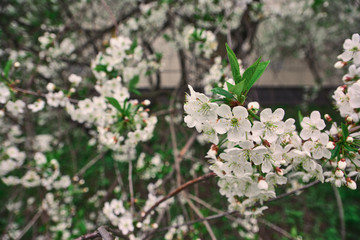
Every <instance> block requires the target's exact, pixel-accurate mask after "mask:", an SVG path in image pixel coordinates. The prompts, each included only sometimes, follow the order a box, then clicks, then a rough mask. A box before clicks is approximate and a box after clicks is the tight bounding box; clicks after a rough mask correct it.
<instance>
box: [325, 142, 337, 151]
mask: <svg viewBox="0 0 360 240" xmlns="http://www.w3.org/2000/svg"><path fill="white" fill-rule="evenodd" d="M335 146H336V144H335V143H334V142H332V141H330V142H328V143H327V144H326V148H327V149H329V150H333V149H334V148H335Z"/></svg>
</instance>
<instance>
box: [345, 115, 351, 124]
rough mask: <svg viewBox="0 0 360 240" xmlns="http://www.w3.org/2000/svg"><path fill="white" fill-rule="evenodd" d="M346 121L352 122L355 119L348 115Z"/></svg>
mask: <svg viewBox="0 0 360 240" xmlns="http://www.w3.org/2000/svg"><path fill="white" fill-rule="evenodd" d="M345 121H346V122H347V123H352V122H353V119H352V117H350V116H347V117H346V118H345Z"/></svg>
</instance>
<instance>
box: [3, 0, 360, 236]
mask: <svg viewBox="0 0 360 240" xmlns="http://www.w3.org/2000/svg"><path fill="white" fill-rule="evenodd" d="M214 1H215V0H214ZM106 2H107V6H106V5H104V3H103V1H100V0H98V1H90V0H88V1H84V0H31V1H27V0H1V3H0V16H1V17H0V66H1V67H2V69H3V68H4V67H5V65H6V63H7V62H8V60H9V59H12V60H14V61H19V62H20V63H21V64H22V66H21V68H20V70H18V71H14V72H12V76H13V78H14V79H19V80H20V83H19V86H21V87H22V88H24V89H31V90H33V91H35V92H36V91H40V92H41V91H42V89H45V86H46V84H47V83H49V82H54V83H56V85H58V86H67V85H68V84H69V83H68V82H67V81H65V80H64V79H67V76H68V73H71V72H76V73H78V74H79V75H82V76H84V77H86V85H87V86H91V85H92V84H93V83H94V77H93V76H92V74H91V71H90V60H91V59H93V58H94V57H95V56H96V54H97V53H98V52H99V51H101V50H103V49H104V46H106V43H107V41H108V39H109V38H110V37H111V36H114V35H115V34H116V29H115V28H114V24H113V21H116V22H117V24H121V23H124V22H126V21H127V20H128V19H130V18H136V17H139V16H140V15H141V14H142V13H141V11H140V4H145V3H156V4H159V5H161V4H168V5H169V6H170V7H169V12H168V13H167V15H166V16H167V17H168V18H167V19H166V20H165V21H163V22H162V25H161V26H157V28H158V29H160V30H159V31H158V32H154V33H151V34H150V33H149V32H148V31H149V30H148V29H138V30H137V31H134V32H132V33H131V34H129V36H130V37H132V38H137V39H139V40H140V41H139V42H141V43H142V44H143V46H144V47H145V49H147V50H146V51H147V52H148V53H151V52H154V51H158V50H160V51H159V52H160V53H161V48H159V47H158V45H156V40H157V39H159V38H165V40H168V38H169V36H168V34H170V38H174V37H175V36H171V33H169V32H168V29H171V24H174V23H173V22H172V20H174V18H175V17H174V16H173V15H174V14H178V16H177V17H178V18H177V21H180V23H177V24H178V25H179V26H182V25H185V24H193V25H194V26H197V27H201V28H204V29H206V30H212V31H216V29H217V25H216V24H219V16H222V15H224V14H225V13H223V12H220V13H219V14H218V15H216V16H212V15H209V14H204V13H201V12H197V11H195V13H194V14H191V15H186V14H185V15H182V14H183V12H179V13H174V12H172V11H171V8H175V9H179V8H181V7H184V9H186V7H187V6H194V5H195V7H196V4H198V2H199V1H195V0H192V1H190V0H182V1H172V0H157V1H156V0H152V1H151V0H143V1H137V0H131V1H130V0H126V1H115V0H114V1H106ZM108 8H110V9H111V10H112V12H113V14H114V16H112V15H111V12H109V11H108V10H107V9H108ZM239 20H240V22H241V24H239V25H238V26H236V28H232V29H230V30H229V33H228V34H224V33H222V32H219V33H218V34H217V40H218V41H219V48H218V50H217V52H216V53H215V54H214V57H215V56H216V55H217V54H218V55H221V56H223V57H224V56H225V50H224V43H225V42H229V41H231V44H232V48H233V49H234V51H235V53H236V54H237V56H238V57H239V58H241V59H242V60H243V64H244V65H245V66H246V65H247V64H249V63H250V62H251V60H252V59H253V58H254V56H260V55H262V56H263V58H264V59H270V60H271V61H272V63H271V65H270V71H273V72H278V71H280V70H281V66H282V65H283V64H285V63H286V61H288V60H289V59H300V60H301V61H302V62H303V63H304V64H305V65H306V66H307V67H308V70H309V71H310V74H311V76H312V79H310V80H309V79H308V80H307V81H309V82H311V86H312V87H311V90H310V91H304V90H302V86H301V85H302V84H301V83H300V84H299V86H298V87H299V90H298V91H303V92H304V94H303V95H302V98H301V99H299V103H303V104H302V107H300V106H295V105H286V103H285V102H284V104H281V105H279V107H283V108H284V109H285V110H286V112H287V113H288V115H287V116H286V117H285V118H289V117H292V118H295V119H297V116H298V110H304V109H305V112H304V115H305V114H307V113H309V112H310V110H313V109H317V110H319V111H320V112H321V113H322V114H324V113H329V114H330V115H331V116H336V114H335V111H334V109H332V108H331V107H330V106H329V105H328V103H330V102H331V99H330V98H329V96H328V98H327V102H324V103H323V104H324V105H323V106H319V105H318V104H316V105H312V103H314V101H316V99H318V97H319V93H320V92H321V89H322V88H324V86H327V87H329V86H330V89H333V88H334V86H335V85H336V84H337V85H338V84H340V78H341V74H339V73H334V71H333V68H332V67H333V64H334V62H335V59H336V56H337V55H338V54H339V53H340V50H341V46H342V43H343V41H344V39H346V38H348V37H350V36H351V34H352V33H354V32H358V31H359V22H360V2H359V1H357V0H344V1H337V0H327V1H325V0H301V1H299V0H297V1H295V0H289V1H285V0H284V1H270V0H264V1H261V0H257V1H253V2H252V3H250V4H248V5H247V6H246V8H245V11H244V12H243V14H242V15H241V16H240V18H239ZM204 22H206V23H207V24H204ZM44 32H50V33H55V34H56V40H57V42H59V43H61V42H62V41H63V40H64V39H67V38H69V39H71V41H72V42H73V43H74V46H75V48H73V49H70V51H64V53H63V54H62V55H60V56H58V57H57V58H56V59H48V58H43V57H41V51H42V49H41V48H40V43H39V40H38V39H39V37H40V36H43V35H44ZM119 34H121V32H119ZM64 48H66V46H64ZM65 50H66V49H65ZM68 50H69V49H68ZM173 51H174V52H175V55H176V54H177V55H178V56H180V59H181V57H184V56H186V58H183V59H185V60H184V61H186V62H185V63H182V62H181V61H179V65H181V67H182V68H181V70H184V65H182V64H185V66H186V67H187V70H188V73H187V74H186V75H185V76H184V73H183V72H181V71H180V70H179V73H178V75H176V77H178V78H179V79H180V80H179V81H177V80H176V81H175V83H174V84H173V85H172V89H170V90H169V89H165V88H164V87H163V86H162V84H163V83H164V82H166V81H168V80H167V79H165V77H163V78H162V79H161V81H160V80H158V81H157V83H156V84H155V83H153V84H151V83H149V84H148V86H149V87H148V88H143V89H141V92H142V97H140V98H149V99H150V100H151V101H152V102H153V106H152V112H156V111H161V110H164V109H165V110H167V109H168V106H169V104H170V103H171V102H181V101H182V100H183V96H184V90H185V89H186V86H187V84H188V83H198V82H199V79H198V78H199V77H201V76H203V75H204V73H206V72H207V71H208V69H209V68H210V67H211V64H212V63H213V62H214V57H212V58H210V59H208V60H206V61H201V60H196V63H195V64H193V62H191V60H193V58H192V57H191V52H190V53H189V52H187V53H183V52H181V48H180V49H176V48H175V49H174V50H173ZM54 61H55V62H54ZM55 65H56V66H55ZM43 66H46V67H47V68H45V69H44V70H39V69H41V68H43ZM49 69H51V72H49ZM194 72H195V73H196V74H194ZM158 78H159V77H158ZM329 79H336V80H335V81H328V80H329ZM149 82H150V80H149ZM270 83H271V81H270ZM334 83H335V85H334ZM264 85H266V84H264ZM197 87H199V88H201V85H200V84H198V85H197ZM277 87H280V88H283V89H284V92H286V91H287V90H286V89H287V88H286V87H287V83H286V82H285V83H284V85H282V86H277ZM272 88H274V86H270V87H269V88H268V89H269V90H268V91H271V89H272ZM90 89H91V88H90V87H88V88H86V87H84V88H83V90H82V91H79V92H77V93H76V97H78V98H79V99H82V98H83V97H84V96H88V95H89V94H90V95H91V94H92V95H94V92H91V91H92V90H90ZM173 89H178V92H177V94H173V93H172V91H173ZM179 89H180V90H179ZM253 91H255V92H256V88H255V89H254V90H253ZM276 97H277V96H275V98H276ZM253 98H254V99H253V100H256V98H257V97H256V94H255V95H254V97H253ZM34 99H35V98H34ZM275 102H276V101H275ZM304 103H305V104H304ZM269 104H270V103H269V102H267V103H264V104H263V103H262V102H260V105H261V106H262V107H268V106H269ZM180 106H181V105H180ZM304 106H305V108H304ZM270 107H273V108H274V107H276V106H273V105H272V106H270ZM319 107H320V109H319ZM180 109H181V107H180ZM52 111H53V112H54V114H52V115H50V114H49V115H45V116H43V120H42V121H45V124H42V125H37V124H35V122H36V121H37V120H36V119H35V117H34V118H29V119H27V121H28V124H30V123H33V125H34V128H35V129H36V132H37V133H51V132H56V134H57V135H56V137H57V142H56V143H55V144H54V151H52V152H51V153H49V154H48V156H47V157H48V158H50V159H51V158H55V159H58V161H59V163H60V166H61V172H63V173H66V174H69V175H70V176H73V175H74V174H75V173H77V171H78V170H79V169H81V167H82V166H85V165H86V164H87V163H88V161H89V159H92V158H94V157H96V154H97V153H96V151H94V147H93V146H89V145H88V140H89V135H88V132H87V130H86V129H85V131H84V127H83V126H81V125H80V124H77V123H74V122H71V121H68V120H69V116H67V115H66V114H64V111H63V110H61V109H53V110H52ZM174 117H175V118H179V119H180V120H182V110H180V111H179V112H176V116H174ZM168 125H169V120H168V119H166V117H164V116H159V122H158V125H157V130H156V131H155V134H154V137H153V138H152V140H151V141H150V142H148V143H146V144H143V145H140V146H139V147H138V152H139V153H140V152H145V153H146V154H147V157H146V158H145V162H146V164H148V165H151V163H150V160H151V156H152V155H153V154H154V153H159V154H160V156H161V159H162V161H163V163H164V164H163V166H162V169H161V171H159V172H157V173H156V175H155V177H154V179H158V178H164V177H165V178H166V177H167V176H169V174H170V175H171V173H172V172H173V164H174V158H173V152H172V145H171V141H170V134H169V131H168V129H169V126H168ZM175 126H176V129H177V142H178V146H180V147H181V146H184V145H185V143H186V140H187V139H188V138H189V137H190V136H191V135H192V133H193V132H194V130H193V129H192V130H190V129H187V128H186V126H185V125H184V124H183V123H182V121H176V122H175ZM207 149H208V146H204V145H201V144H199V143H195V144H194V146H193V148H192V149H191V151H189V152H188V153H187V154H186V156H185V159H184V161H183V162H182V166H181V167H182V169H181V170H182V176H183V178H184V179H192V178H194V177H197V176H200V175H203V174H204V171H205V167H204V166H206V160H204V156H205V155H206V152H207ZM194 166H197V167H194ZM114 169H118V170H119V172H120V173H121V174H122V175H123V176H126V175H127V171H128V167H127V164H126V163H119V162H114V161H113V159H112V157H111V154H110V153H109V152H105V153H104V154H103V158H102V159H101V161H97V162H96V164H95V165H94V166H93V167H91V168H89V169H88V170H87V171H86V172H85V173H84V174H83V175H82V176H81V178H82V179H83V180H84V182H86V187H85V185H84V186H82V184H79V185H77V187H74V188H73V189H70V190H69V191H70V192H72V194H73V196H74V199H73V203H74V205H75V206H76V209H77V211H76V212H74V213H73V228H74V229H77V231H78V234H77V235H74V237H75V236H79V235H81V234H85V233H87V232H89V226H87V225H86V223H85V221H84V219H85V218H89V215H90V213H92V212H94V209H96V208H99V206H95V205H94V203H93V202H90V201H88V200H89V198H91V197H92V196H93V195H95V194H96V193H97V192H98V191H99V190H105V197H104V199H103V200H101V203H104V202H105V201H107V200H109V199H111V198H115V197H118V198H120V197H121V195H120V193H119V192H116V191H115V192H114V189H115V187H116V184H115V185H114V179H116V178H117V173H116V172H115V171H114ZM142 171H143V170H142V169H138V170H137V171H136V172H135V174H134V182H136V185H135V186H134V188H135V189H136V198H137V199H139V201H142V200H141V199H146V184H143V183H142V182H141V181H140V180H141V179H140V176H141V175H142V174H143V172H142ZM19 174H20V173H19ZM142 181H143V180H142ZM148 181H149V180H148ZM115 183H116V181H115ZM127 184H128V182H127V180H126V178H124V183H123V185H124V186H127ZM172 184H173V182H172V181H168V182H165V183H164V189H170V188H171V185H172ZM34 191H35V192H36V194H35V198H36V200H37V201H40V200H41V199H42V198H43V197H44V194H45V191H44V190H43V189H27V190H26V191H23V190H22V189H21V188H17V187H10V188H9V187H7V186H6V185H4V184H3V183H2V182H0V192H1V193H2V194H1V197H0V206H1V209H0V216H1V217H0V230H1V233H2V234H5V233H6V232H7V231H9V229H8V228H9V225H8V223H9V222H12V221H15V222H16V223H17V224H18V225H20V226H24V225H26V223H27V222H29V220H30V219H31V218H32V216H33V214H34V210H35V208H33V209H32V210H33V212H31V211H29V210H26V211H25V209H21V210H20V212H15V213H14V212H11V211H8V210H6V208H5V206H6V205H7V204H9V202H11V201H13V200H19V199H24V202H25V201H26V199H27V197H28V196H30V195H32V196H34ZM189 192H190V193H193V194H194V195H196V196H198V197H200V198H201V199H204V200H205V201H206V202H207V203H209V204H210V205H212V206H214V207H216V208H218V209H227V202H226V199H225V198H223V197H221V196H220V195H219V193H218V189H217V186H216V181H215V180H214V179H212V180H209V181H207V182H206V183H200V184H199V185H196V186H194V187H192V188H190V190H189ZM339 192H340V196H341V199H342V201H343V205H344V213H345V223H346V234H347V235H346V237H347V239H358V233H359V229H358V226H359V224H360V215H359V213H360V194H359V191H358V190H356V191H351V190H349V189H340V190H339ZM163 194H165V192H164V193H163ZM175 201H178V200H175ZM269 206H270V207H269V210H267V211H265V215H264V216H263V217H261V220H262V221H260V231H259V234H258V235H257V236H256V238H257V239H287V238H286V237H283V236H282V235H281V234H279V233H278V232H276V231H274V229H273V228H271V227H269V226H268V225H267V223H268V222H270V223H272V224H275V225H277V226H279V227H280V228H283V229H285V230H286V231H287V232H289V233H290V234H291V235H292V236H293V237H294V238H295V237H297V236H302V237H303V239H340V238H341V234H340V220H339V214H338V205H337V202H336V200H335V195H334V190H333V188H332V187H331V185H329V184H324V185H317V186H315V187H313V188H310V189H308V190H306V192H304V193H302V194H301V195H299V196H292V197H289V198H286V199H282V200H279V201H277V202H274V203H271V204H270V205H269ZM100 208H102V207H100ZM27 211H29V212H27ZM70 211H71V210H70ZM201 212H202V214H203V215H204V216H207V215H210V214H213V212H211V211H210V210H208V209H206V208H201ZM181 213H182V210H181V209H180V208H179V207H177V205H175V206H173V207H172V208H171V209H170V212H169V216H167V218H168V219H171V216H176V215H178V214H181ZM187 217H188V218H189V219H192V218H194V216H193V213H192V212H189V216H187ZM47 221H48V217H47V216H42V217H41V219H40V221H38V222H37V223H35V224H34V227H33V228H32V229H30V230H29V231H28V232H27V233H26V235H25V237H24V238H25V239H35V238H36V237H35V236H36V235H37V234H44V233H46V232H47V231H48V225H47V224H46V223H47ZM232 224H233V222H232V221H231V220H229V219H226V218H221V219H217V220H215V221H213V222H212V224H211V225H212V226H213V230H214V233H215V235H216V236H217V237H218V239H239V238H240V235H239V233H238V229H239V227H238V228H233V227H231V225H232ZM59 238H61V233H59ZM198 238H201V239H208V233H207V230H206V229H205V227H204V225H202V224H201V223H198V224H196V225H194V228H193V229H192V231H190V232H189V233H188V234H187V236H186V237H185V239H198ZM3 239H6V238H5V237H4V238H3ZM154 239H163V236H162V235H161V234H160V235H159V236H154Z"/></svg>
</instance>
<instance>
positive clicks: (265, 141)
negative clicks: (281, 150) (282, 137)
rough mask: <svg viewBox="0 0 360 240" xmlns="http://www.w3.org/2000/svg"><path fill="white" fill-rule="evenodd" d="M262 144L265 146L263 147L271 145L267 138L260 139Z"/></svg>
mask: <svg viewBox="0 0 360 240" xmlns="http://www.w3.org/2000/svg"><path fill="white" fill-rule="evenodd" d="M262 144H263V145H264V146H265V147H270V146H271V144H270V143H269V141H268V140H265V139H264V140H263V141H262Z"/></svg>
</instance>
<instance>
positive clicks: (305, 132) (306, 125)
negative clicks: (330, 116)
mask: <svg viewBox="0 0 360 240" xmlns="http://www.w3.org/2000/svg"><path fill="white" fill-rule="evenodd" d="M325 126H326V125H325V122H324V120H322V119H321V116H320V112H319V111H313V112H312V113H311V114H310V118H309V117H304V119H303V120H302V122H301V127H302V128H303V129H302V130H301V132H300V137H301V138H302V139H304V140H307V139H309V138H311V139H312V140H313V141H315V140H317V139H319V138H320V130H323V129H324V128H325Z"/></svg>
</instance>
